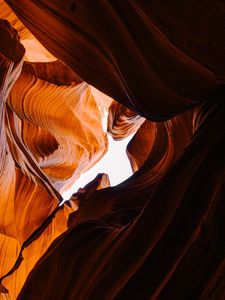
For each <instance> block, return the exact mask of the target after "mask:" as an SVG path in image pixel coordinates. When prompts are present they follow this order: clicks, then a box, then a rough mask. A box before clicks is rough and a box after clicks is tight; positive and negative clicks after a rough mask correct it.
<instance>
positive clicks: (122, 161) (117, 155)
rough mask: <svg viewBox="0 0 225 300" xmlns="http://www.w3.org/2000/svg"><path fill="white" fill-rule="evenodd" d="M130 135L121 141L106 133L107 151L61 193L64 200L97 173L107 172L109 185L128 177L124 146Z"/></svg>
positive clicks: (128, 166) (128, 167) (127, 161)
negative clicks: (107, 140)
mask: <svg viewBox="0 0 225 300" xmlns="http://www.w3.org/2000/svg"><path fill="white" fill-rule="evenodd" d="M132 137H133V135H130V136H129V137H127V138H125V139H123V140H121V141H114V140H113V138H112V137H111V136H110V135H108V139H109V148H108V152H107V153H106V154H105V155H104V156H103V158H102V159H101V160H100V161H99V162H98V163H97V164H96V165H94V166H93V167H92V168H91V169H90V170H88V171H87V172H85V173H83V174H82V175H81V176H80V178H79V179H78V180H77V181H76V182H75V183H74V184H73V186H72V187H71V188H70V189H69V190H67V191H65V192H63V193H62V196H63V198H64V200H68V199H69V198H70V197H71V195H72V194H73V193H76V192H77V190H78V189H79V188H82V187H84V186H85V185H86V184H88V183H89V182H90V181H91V180H93V179H94V178H95V177H96V175H97V174H98V173H106V174H108V176H109V180H110V185H111V186H115V185H117V184H119V183H121V182H123V181H124V180H126V179H127V178H129V177H130V176H131V175H132V173H133V172H132V169H131V165H130V161H129V159H128V157H127V155H126V147H127V144H128V143H129V141H130V140H131V138H132Z"/></svg>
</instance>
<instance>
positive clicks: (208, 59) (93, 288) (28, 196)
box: [0, 0, 225, 300]
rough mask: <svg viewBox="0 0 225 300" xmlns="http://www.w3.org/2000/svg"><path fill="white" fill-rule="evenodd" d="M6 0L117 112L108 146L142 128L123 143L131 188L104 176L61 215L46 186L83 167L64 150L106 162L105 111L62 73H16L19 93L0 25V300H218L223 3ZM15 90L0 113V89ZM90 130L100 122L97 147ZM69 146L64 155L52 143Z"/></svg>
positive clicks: (223, 247)
mask: <svg viewBox="0 0 225 300" xmlns="http://www.w3.org/2000/svg"><path fill="white" fill-rule="evenodd" d="M6 2H7V3H8V4H9V5H10V7H12V9H13V10H14V11H15V13H16V14H17V16H18V17H19V18H20V19H21V20H22V22H23V23H24V24H25V26H27V28H28V29H29V30H30V31H31V32H32V34H34V36H35V37H37V38H38V39H39V40H40V42H41V43H42V44H43V45H44V46H45V47H46V48H47V49H48V50H49V51H50V52H51V53H53V55H54V57H56V58H57V59H59V60H61V61H62V62H63V63H65V64H66V65H67V66H68V67H69V68H70V69H71V70H73V71H74V72H75V74H78V77H79V78H82V80H85V82H88V83H89V84H92V85H93V86H95V87H96V88H98V89H99V90H101V91H103V92H105V93H106V94H108V95H109V96H111V97H112V98H113V99H115V100H116V101H118V102H119V103H120V104H115V103H113V104H111V108H110V109H109V110H110V114H109V124H108V128H109V131H110V132H111V133H112V135H113V136H114V137H115V138H123V137H125V136H126V135H128V133H129V131H130V130H132V131H133V130H137V129H138V127H139V126H140V124H138V122H139V121H140V118H146V119H147V120H146V121H145V122H144V123H143V124H142V125H141V127H140V128H139V129H138V131H137V133H136V135H135V136H134V137H133V140H132V141H131V142H130V144H129V145H128V150H127V152H128V156H129V157H130V160H131V165H132V168H133V170H134V171H135V173H134V174H133V176H131V177H130V178H129V179H127V180H126V181H124V182H123V183H121V184H120V185H118V186H115V187H109V186H108V185H109V183H108V180H107V177H106V175H99V176H98V177H97V178H96V179H95V180H94V181H93V182H91V183H90V184H88V185H87V186H86V187H85V188H84V189H81V190H79V191H78V192H77V193H75V194H74V195H73V196H72V197H71V200H70V202H68V203H67V204H64V205H63V206H60V207H59V206H58V203H59V202H60V201H61V199H60V195H59V194H58V192H57V190H56V189H55V188H54V187H53V184H54V185H55V187H56V188H57V189H60V187H61V186H62V185H63V179H68V180H69V177H70V176H72V177H73V172H74V170H75V169H76V166H74V165H73V164H76V163H77V164H78V165H79V164H80V165H79V168H84V169H85V166H84V165H85V163H86V160H85V159H84V160H82V155H81V156H79V155H78V156H79V161H75V156H74V153H73V151H72V152H69V153H68V151H67V150H68V149H74V148H73V147H74V143H75V141H77V139H78V141H80V139H81V140H82V142H84V141H85V139H86V141H87V143H86V144H87V148H85V149H87V152H85V153H87V155H86V156H85V157H87V156H88V155H89V153H90V155H91V154H92V155H93V153H95V149H92V139H93V145H95V146H96V144H95V142H94V141H96V139H97V140H98V141H99V139H100V142H99V143H100V150H99V151H100V153H103V152H104V148H102V146H104V137H102V135H101V136H99V132H101V129H102V127H101V115H100V113H101V110H100V109H99V107H98V106H99V105H100V104H99V103H104V102H106V104H105V105H106V107H109V105H110V101H111V100H109V99H108V98H107V97H105V98H104V97H103V98H102V99H101V100H99V102H98V101H97V100H96V101H94V104H93V102H92V101H91V103H92V104H88V103H89V100H88V99H89V97H91V99H92V96H93V97H94V98H95V96H96V95H97V93H98V92H97V90H95V89H92V88H91V87H90V86H88V85H87V84H86V83H85V82H81V83H80V81H79V84H73V83H72V82H73V80H74V82H76V83H78V81H76V79H72V78H73V76H72V74H70V72H69V71H68V72H69V75H68V73H66V74H67V75H65V79H63V80H64V81H63V80H62V82H61V79H59V78H57V76H55V75H49V74H50V73H51V72H50V73H49V74H46V71H43V65H41V66H40V65H39V66H37V65H36V66H34V65H29V66H28V67H27V66H24V68H23V72H22V75H21V77H20V78H19V79H18V80H17V81H16V79H17V77H18V75H19V73H20V71H21V68H22V62H20V61H21V58H22V55H23V54H24V49H23V48H22V47H21V45H20V44H19V43H18V37H17V35H16V33H15V31H13V29H12V28H11V27H9V24H8V23H5V22H3V23H1V24H3V28H2V32H3V38H2V39H3V41H4V43H3V44H0V45H4V47H3V48H0V50H1V51H0V52H1V53H3V55H2V54H1V60H0V63H1V66H2V67H1V73H0V79H1V81H0V82H2V83H3V84H2V86H3V87H4V88H3V89H1V91H3V92H2V94H1V99H3V101H2V102H1V104H2V107H1V112H2V116H3V118H2V119H1V121H2V126H1V136H0V137H1V141H3V143H1V162H0V163H1V165H2V168H1V172H2V174H1V179H0V180H1V181H0V190H1V191H4V193H3V196H1V201H0V205H1V210H0V211H1V214H2V218H1V219H0V220H1V226H0V229H1V236H0V237H1V239H0V241H1V243H2V244H1V245H2V247H1V248H0V249H1V251H2V252H1V253H3V254H0V255H1V257H3V259H4V265H3V263H2V262H1V264H2V266H1V269H0V270H1V272H2V274H1V275H2V276H4V278H3V279H2V284H3V285H4V286H3V285H2V286H1V292H2V297H4V294H5V295H6V297H7V296H11V298H14V299H15V298H16V297H17V294H18V293H19V295H18V298H17V299H18V300H19V299H21V300H26V299H28V300H30V299H32V300H36V299H37V300H39V299H40V298H41V299H42V300H45V299H46V300H51V299H52V300H55V299H57V300H61V299H71V300H72V299H79V300H87V299H90V300H93V299H95V300H98V299H99V300H102V299H118V300H119V299H121V300H124V299H141V300H142V299H143V300H144V299H160V300H161V299H162V300H163V299H165V300H168V299H185V300H186V299H187V300H188V299H200V300H206V299H213V300H214V299H216V300H217V299H218V300H223V299H224V298H225V243H224V234H225V217H224V211H225V204H224V194H225V161H224V159H225V156H224V152H225V126H224V117H225V104H224V81H225V77H224V59H223V57H224V53H225V47H224V46H225V45H224V36H225V29H224V28H225V27H224V26H223V25H224V13H225V6H224V3H223V1H222V0H214V1H211V0H210V1H207V3H206V1H203V0H200V1H198V3H196V1H189V0H185V1H171V2H168V1H166V0H165V1H164V0H162V1H145V0H140V1H136V0H134V1H133V0H127V1H119V0H115V1H106V0H101V1H88V0H83V1H64V2H62V1H59V0H56V1H48V2H46V1H28V0H20V1H15V0H7V1H6ZM43 20H45V22H43ZM59 33H60V34H59ZM0 37H1V35H0ZM13 37H14V38H13ZM5 40H7V41H8V42H9V43H8V45H7V44H6V42H5ZM11 45H12V46H11ZM0 47H1V46H0ZM15 47H16V48H15ZM9 48H10V49H9ZM15 49H16V51H15ZM7 51H8V52H7ZM20 52H21V55H20V56H18V53H20ZM15 53H16V54H17V55H16V59H14V62H13V61H12V59H13V58H14V56H13V55H15ZM6 54H7V55H8V56H7V55H6ZM5 56H6V57H5ZM7 57H9V58H11V59H9V58H7ZM51 66H52V65H51ZM61 67H62V68H63V66H61ZM26 68H27V69H26ZM47 69H48V68H47ZM53 69H54V67H53ZM42 71H43V73H42ZM64 72H65V71H64V68H63V70H62V74H64ZM53 74H54V72H53ZM60 74H61V73H60ZM70 75H71V76H72V77H70ZM74 76H75V77H76V75H74ZM62 77H64V75H62ZM71 80H72V81H71ZM78 80H79V79H78ZM80 80H81V79H80ZM15 81H16V83H15V85H14V87H13V89H12V91H11V94H10V96H9V98H8V104H6V95H5V91H7V93H9V90H10V88H11V85H12V82H15ZM28 86H29V88H28ZM33 89H35V90H37V89H38V90H39V94H38V95H37V93H36V92H35V93H33V91H32V90H33ZM32 93H33V94H32ZM42 93H43V94H42ZM91 93H93V95H91ZM99 93H100V92H99ZM44 94H46V95H48V97H46V98H45V99H43V96H42V95H44ZM50 94H51V95H54V99H56V100H55V102H54V101H53V102H54V110H53V106H52V105H53V103H52V102H51V101H52V96H49V95H50ZM28 95H31V98H29V97H28ZM67 96H69V97H67ZM78 98H79V101H81V102H79V101H78V102H77V99H78ZM54 99H53V100H54ZM92 100H93V99H92ZM108 100H109V101H108ZM87 102H88V103H87ZM79 103H80V106H79ZM84 104H85V105H87V106H88V107H89V106H91V108H92V109H93V110H94V112H93V115H91V116H90V115H88V114H87V111H86V110H85V109H84ZM77 105H78V106H77ZM122 105H123V106H122ZM125 107H126V108H125ZM78 108H79V112H80V114H79V115H77V114H76V112H77V109H78ZM66 109H67V110H68V115H65V114H64V112H65V110H66ZM71 112H73V113H74V114H71ZM85 112H86V114H87V115H88V116H87V117H86V115H85ZM97 112H98V113H97ZM4 114H5V117H4ZM137 115H140V116H141V117H140V118H139V117H137ZM68 116H69V117H70V119H68ZM89 118H90V119H91V118H94V120H93V122H94V124H95V122H96V124H98V125H94V126H93V127H95V126H97V128H98V130H97V132H98V134H97V136H95V138H96V139H94V138H93V137H92V135H94V132H93V127H92V126H91V124H93V123H92V122H91V124H90V126H87V120H90V119H89ZM130 118H131V119H132V122H131V123H130ZM78 119H79V120H80V122H81V123H80V124H81V126H80V127H79V132H77V131H75V128H76V127H77V126H78V125H77V120H78ZM137 119H138V122H137ZM91 120H92V119H91ZM134 120H135V122H133V121H134ZM88 129H89V130H90V133H89V134H88V133H87V132H88V131H87V130H88ZM28 134H29V135H30V136H34V135H35V136H37V142H35V143H32V142H31V141H30V140H29V138H28ZM90 136H91V138H90V140H89V139H88V138H89V137H90ZM65 143H69V145H68V144H67V145H68V148H67V150H66V151H65V152H63V151H64V149H59V145H64V144H65ZM88 143H89V144H88ZM84 144H85V142H84ZM84 144H82V143H81V148H82V147H83V146H84ZM94 148H95V147H94ZM82 149H83V148H82ZM101 151H102V152H101ZM100 155H101V154H100ZM91 161H92V160H91ZM48 163H49V164H51V166H52V169H51V170H50V171H49V170H48V168H47V166H48V165H47V164H48ZM93 163H94V161H93ZM61 164H62V165H63V167H64V169H63V171H62V173H60V174H59V173H58V169H57V168H58V167H59V166H60V167H61ZM90 164H92V163H91V162H90ZM71 166H72V167H71ZM67 167H68V168H67ZM71 169H72V170H73V171H72V172H71V173H70V171H71ZM2 170H3V171H2ZM60 176H61V177H60ZM101 186H102V187H105V188H104V189H98V188H99V187H101ZM5 195H7V196H6V197H5V198H4V196H5ZM57 200H58V201H57ZM77 206H79V209H78V210H77ZM31 209H32V210H31ZM12 210H13V212H14V211H15V215H14V214H12ZM31 211H32V212H33V215H32V216H31V213H30V212H31ZM2 212H3V213H2ZM54 216H55V217H54ZM67 220H68V222H67ZM17 228H18V229H17ZM35 229H36V231H33V230H35ZM17 230H18V232H17ZM61 233H62V234H61ZM60 234H61V235H60ZM59 235H60V236H59ZM17 236H18V237H17ZM25 239H26V240H25ZM46 240H47V244H46ZM52 241H53V242H52ZM51 242H52V243H51ZM50 243H51V245H50ZM21 244H22V246H21ZM49 245H50V246H49ZM47 248H48V249H47ZM20 249H21V250H20ZM36 249H38V251H37V254H35V256H34V258H33V256H32V255H33V253H34V252H35V251H36ZM19 251H20V256H19ZM22 255H23V256H24V260H23V261H22ZM40 256H41V257H40ZM17 257H19V258H18V260H17V263H16V265H14V263H15V260H16V258H17ZM39 258H40V259H39ZM30 259H31V261H30ZM38 259H39V261H38V262H37V263H36V261H37V260H38ZM35 263H36V264H35ZM13 266H14V267H13ZM7 272H9V273H8V274H7ZM24 272H25V273H24ZM29 272H30V273H29ZM28 273H29V275H28ZM22 274H23V275H22ZM27 276H28V277H27ZM20 278H22V279H20ZM25 280H26V282H25V284H24V285H23V283H24V281H25ZM22 285H23V288H22V290H21V291H20V289H21V287H22ZM6 288H7V289H8V290H9V292H8V293H7V290H6Z"/></svg>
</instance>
